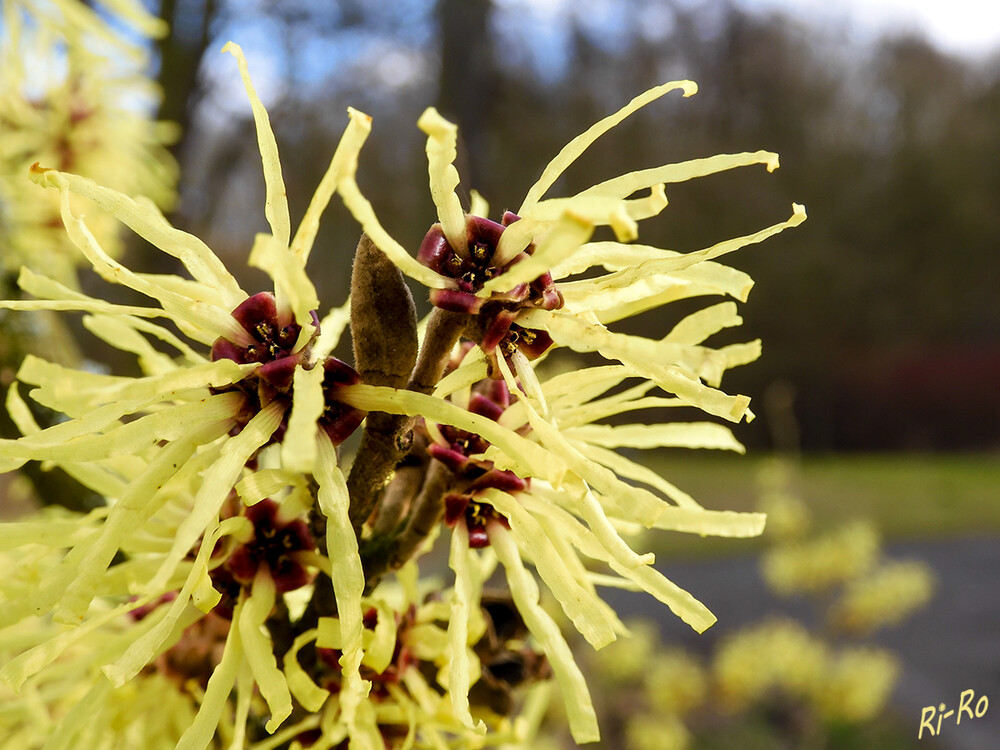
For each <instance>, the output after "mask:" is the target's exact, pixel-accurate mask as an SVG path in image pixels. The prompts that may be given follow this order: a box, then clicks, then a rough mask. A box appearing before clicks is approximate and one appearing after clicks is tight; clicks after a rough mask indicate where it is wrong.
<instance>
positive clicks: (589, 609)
mask: <svg viewBox="0 0 1000 750" xmlns="http://www.w3.org/2000/svg"><path fill="white" fill-rule="evenodd" d="M483 497H484V498H485V499H486V500H487V502H489V503H490V505H492V506H493V507H494V508H496V509H497V510H498V511H500V513H502V514H503V515H504V516H505V517H506V518H507V520H508V521H509V522H510V530H511V533H512V534H513V535H514V538H515V539H516V540H517V543H518V545H517V546H518V548H520V549H521V550H523V551H524V552H527V554H528V556H529V557H530V558H531V560H532V561H533V562H534V563H535V569H536V570H537V571H538V574H539V576H541V578H542V580H543V581H544V582H545V585H546V586H548V587H549V590H550V591H552V593H553V595H554V596H555V597H556V600H557V601H558V602H559V604H560V606H562V608H563V611H564V612H565V613H566V616H567V617H569V619H570V620H572V622H573V625H574V626H575V627H576V629H577V630H578V631H579V632H580V634H581V635H582V636H583V637H584V638H586V639H587V642H588V643H590V645H591V646H593V647H594V648H598V649H599V648H603V647H604V646H606V645H608V644H609V643H611V642H612V641H614V640H615V637H616V636H615V623H614V621H613V620H610V619H609V618H608V617H607V616H606V614H607V612H606V610H604V609H603V608H601V606H600V604H599V603H598V599H597V596H596V595H595V594H594V593H593V592H592V591H587V590H586V589H584V587H583V586H581V585H580V582H579V581H578V580H576V578H575V577H574V576H573V575H572V574H571V573H570V571H569V569H568V568H567V566H566V563H565V562H564V561H563V559H562V557H560V555H559V553H558V551H557V550H556V549H555V548H554V547H553V546H552V545H551V543H550V542H549V540H548V538H547V536H546V534H545V531H544V530H543V529H542V527H541V526H540V525H539V524H538V522H537V521H536V520H535V519H534V518H533V517H532V516H531V514H530V513H528V512H527V511H525V510H524V509H523V508H522V507H521V506H520V505H518V502H517V500H515V499H514V498H513V497H511V496H510V495H508V494H506V493H504V492H499V491H498V490H485V491H484V492H483Z"/></svg>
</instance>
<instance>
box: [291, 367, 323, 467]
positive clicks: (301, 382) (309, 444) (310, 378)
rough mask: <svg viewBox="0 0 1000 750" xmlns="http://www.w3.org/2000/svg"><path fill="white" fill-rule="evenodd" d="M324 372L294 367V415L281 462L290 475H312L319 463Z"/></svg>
mask: <svg viewBox="0 0 1000 750" xmlns="http://www.w3.org/2000/svg"><path fill="white" fill-rule="evenodd" d="M323 374H324V371H323V368H322V367H320V366H319V365H317V366H316V367H313V368H311V369H309V370H307V369H305V368H304V367H302V365H296V366H295V373H294V375H293V376H292V414H291V416H290V417H289V419H288V430H287V431H286V432H285V437H284V438H283V439H282V442H281V462H282V464H283V465H284V467H285V468H286V469H288V470H289V471H293V472H295V471H298V472H302V473H305V474H309V473H312V469H313V463H314V462H315V460H316V430H317V427H316V422H317V420H318V419H319V418H320V416H321V415H322V414H323V408H324V406H325V402H324V400H323Z"/></svg>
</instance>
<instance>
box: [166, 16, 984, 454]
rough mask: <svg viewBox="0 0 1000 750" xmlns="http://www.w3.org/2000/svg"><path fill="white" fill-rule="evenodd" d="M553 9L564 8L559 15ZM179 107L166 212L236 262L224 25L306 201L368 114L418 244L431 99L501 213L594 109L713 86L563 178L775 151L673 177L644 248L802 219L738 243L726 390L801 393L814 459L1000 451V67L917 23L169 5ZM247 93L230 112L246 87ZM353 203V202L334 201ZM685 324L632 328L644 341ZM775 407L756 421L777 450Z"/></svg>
mask: <svg viewBox="0 0 1000 750" xmlns="http://www.w3.org/2000/svg"><path fill="white" fill-rule="evenodd" d="M546 8H548V10H546ZM159 13H160V15H161V17H162V18H164V20H166V21H168V22H169V23H170V28H171V32H170V35H169V36H166V37H164V38H162V39H161V40H159V41H158V42H157V43H156V48H157V51H158V53H159V60H160V64H159V71H158V73H157V76H158V78H159V82H160V84H161V86H162V88H163V92H164V97H163V101H162V105H161V107H160V111H159V114H160V116H161V117H163V118H165V119H170V120H173V121H176V122H179V123H181V124H182V125H183V126H184V135H183V137H182V138H181V139H180V140H179V141H178V142H177V144H176V145H175V153H176V155H177V156H178V158H179V159H180V161H181V162H182V170H181V174H182V181H181V185H180V189H179V192H180V194H181V196H182V201H181V203H180V205H179V208H178V212H177V214H176V215H174V216H173V217H172V218H173V219H174V220H175V221H176V222H178V223H180V224H181V225H182V226H185V227H186V228H188V229H190V230H192V231H194V232H196V233H198V234H200V235H201V236H205V237H207V238H208V240H209V242H210V244H211V245H212V246H213V247H214V248H216V249H217V251H219V252H220V254H222V255H225V254H226V253H227V251H228V252H232V253H237V252H239V253H242V252H244V251H245V248H246V247H248V246H249V244H250V243H251V241H252V237H253V234H254V232H256V231H258V230H260V229H262V227H261V226H257V225H256V224H254V223H253V222H252V221H250V222H248V221H247V220H246V218H245V217H246V216H250V215H255V214H254V213H252V212H250V211H248V210H247V209H246V206H248V205H258V204H259V201H260V200H261V197H260V196H261V195H262V191H263V184H262V181H261V178H260V176H259V169H258V167H257V165H256V163H255V162H256V159H257V156H256V154H255V152H254V141H253V138H251V137H242V136H246V135H248V134H249V133H250V128H251V124H250V119H249V117H250V114H249V110H246V111H244V108H243V107H242V106H241V101H242V100H241V99H240V97H238V96H229V95H228V92H229V91H230V90H231V89H232V88H233V86H234V85H235V80H234V78H233V76H234V75H235V74H234V73H232V71H229V69H228V68H227V67H226V66H216V65H213V64H211V59H209V61H208V62H207V63H206V56H207V57H208V58H214V56H215V54H216V53H217V50H218V49H219V48H220V47H221V45H222V44H223V42H224V41H225V40H226V39H228V38H234V39H239V40H240V41H241V43H243V44H244V45H245V46H246V47H247V49H248V50H249V51H250V54H251V55H252V57H253V60H252V62H253V64H254V67H255V71H259V72H258V73H257V75H258V77H259V79H260V88H261V93H262V96H263V97H264V99H265V103H266V104H267V105H268V106H269V108H270V111H271V113H272V119H273V121H274V124H275V129H276V131H277V134H278V139H279V143H280V144H281V148H282V157H283V161H284V164H285V169H286V171H287V173H289V174H294V179H291V180H289V184H290V186H289V199H290V203H291V206H292V212H293V214H295V213H298V214H299V215H301V213H302V212H303V211H304V210H305V205H306V200H307V197H308V195H309V194H310V192H311V190H312V188H313V186H314V185H315V184H316V182H317V181H318V180H319V178H320V173H321V170H322V168H323V165H324V164H325V161H326V158H327V155H328V154H329V153H331V151H332V149H333V147H334V145H335V142H336V138H337V136H338V135H339V133H340V132H341V130H342V128H343V127H344V123H345V118H346V115H345V107H346V106H347V105H348V104H351V105H353V106H356V107H358V108H361V109H363V110H364V111H367V112H369V113H370V114H372V115H373V116H374V118H375V130H374V133H373V135H372V138H371V141H370V144H369V146H368V147H367V149H366V152H365V153H364V154H363V156H362V158H363V160H364V162H365V163H364V164H363V169H362V170H361V174H362V176H363V178H364V184H363V188H364V189H365V190H366V191H367V194H368V195H370V196H371V197H372V200H373V203H375V205H376V209H377V210H378V211H379V213H380V215H383V216H390V217H391V220H390V221H389V222H388V223H389V229H390V230H391V231H392V232H394V233H395V234H396V235H397V236H398V237H399V238H400V239H401V240H402V241H404V243H406V244H408V245H409V246H411V247H415V246H416V243H417V242H419V239H420V237H421V236H422V234H423V232H424V231H425V230H426V225H427V223H428V217H431V216H433V213H432V211H431V207H430V204H429V202H428V198H427V197H426V195H427V191H426V189H425V188H424V187H423V183H424V182H425V179H426V177H425V168H424V166H423V148H422V142H421V138H420V134H419V131H417V129H416V127H415V126H414V122H415V120H416V117H417V115H418V114H419V112H420V111H421V108H422V107H423V106H424V105H425V104H426V103H428V102H433V103H435V104H436V105H437V106H438V107H439V109H440V110H441V111H442V112H443V113H444V114H445V115H446V116H449V117H451V118H453V119H455V120H457V121H458V123H459V125H460V133H461V134H462V137H463V139H464V142H463V144H462V146H461V154H460V162H461V163H460V165H459V166H460V167H461V170H460V171H461V173H462V174H463V175H467V176H471V181H470V184H464V185H463V188H464V189H465V190H468V189H469V188H475V189H477V190H479V191H480V192H482V193H484V194H485V195H486V197H487V198H488V199H490V200H491V201H492V205H493V207H494V210H495V211H496V210H502V209H503V208H508V207H510V208H514V207H515V206H514V205H513V201H514V200H515V198H516V196H519V195H523V192H524V189H525V187H526V185H527V183H528V182H529V181H530V180H532V179H533V177H534V170H533V169H532V168H531V167H530V166H529V168H527V169H526V168H525V165H537V167H535V170H540V169H541V167H542V165H544V164H545V162H546V161H547V160H548V158H550V157H551V155H552V154H554V153H555V151H556V150H557V149H558V147H559V144H561V143H563V142H565V140H566V139H567V138H568V137H571V136H572V135H573V134H574V133H575V130H574V128H575V127H576V124H577V123H580V122H588V121H592V120H594V119H596V118H597V117H599V116H601V115H603V114H605V113H607V112H609V111H611V110H613V109H614V108H615V107H617V106H619V105H620V104H621V103H622V102H623V101H625V100H627V99H628V98H629V97H630V96H631V95H633V94H634V93H635V92H637V91H640V90H642V89H644V88H646V87H648V86H650V85H653V84H655V83H658V82H661V81H663V80H667V79H670V78H679V77H689V78H692V79H694V80H696V81H698V83H699V85H700V87H701V91H700V93H699V94H698V95H697V96H696V97H694V98H692V99H691V100H687V101H684V102H679V101H673V100H671V101H669V102H667V103H664V104H661V105H658V106H657V107H654V108H652V109H651V110H650V111H648V112H643V113H641V114H640V115H638V116H636V117H635V118H633V120H632V121H630V122H629V123H626V124H625V126H623V127H622V128H621V129H620V130H621V132H618V133H616V134H615V135H614V136H612V137H609V138H608V139H607V142H606V143H602V146H601V148H600V149H598V150H597V151H596V153H595V154H593V155H590V156H589V157H588V158H585V159H582V160H581V161H580V163H579V164H577V165H576V166H575V167H574V169H573V170H572V171H571V174H570V175H567V177H566V181H567V185H566V187H567V189H572V188H574V187H576V186H583V185H587V184H591V183H592V182H594V181H595V179H597V178H598V177H599V176H600V175H606V174H608V173H610V170H609V166H610V165H611V164H612V163H621V164H622V165H623V166H624V167H627V168H641V167H643V166H647V165H648V164H649V163H652V161H660V160H662V159H663V158H671V159H684V158H694V157H697V156H702V155H708V154H711V153H717V152H725V151H741V150H752V149H757V148H766V149H771V150H774V151H777V152H779V153H780V154H781V157H782V164H783V167H782V168H781V169H780V170H779V171H778V172H777V173H776V175H775V178H773V179H772V180H770V181H769V182H768V189H767V190H766V191H761V190H759V189H756V188H751V187H750V185H751V183H750V182H749V181H750V180H755V179H758V176H757V175H751V174H727V175H721V176H716V177H713V178H709V179H706V180H699V181H698V182H696V183H693V184H691V185H690V186H675V187H674V188H673V189H671V190H669V191H668V197H669V198H670V199H671V202H672V204H673V205H672V207H671V208H669V209H668V210H667V212H666V213H665V214H664V217H663V218H662V219H661V220H660V221H659V223H658V224H655V225H654V226H653V228H652V230H646V233H645V234H644V237H643V238H642V239H643V241H646V242H649V243H651V244H659V243H663V244H664V245H665V246H667V247H671V248H674V249H677V250H682V251H687V250H694V249H698V248H700V247H702V246H704V245H706V244H710V243H712V242H714V241H716V240H718V239H720V238H723V237H727V236H732V235H733V234H736V233H745V232H748V231H750V230H751V229H754V228H757V227H758V225H759V224H760V223H761V222H762V221H767V220H772V219H773V220H777V219H778V218H781V217H783V216H784V214H785V213H786V212H787V206H788V204H789V203H790V202H791V201H792V200H793V199H794V200H799V201H801V202H803V203H805V204H806V205H807V206H808V207H809V210H810V220H809V222H808V223H807V224H806V225H805V226H804V227H803V229H802V230H800V231H798V232H795V233H794V234H790V235H788V236H783V237H781V238H778V239H777V241H775V242H773V243H770V244H769V246H768V247H766V248H761V249H760V250H759V251H752V252H748V253H745V254H744V255H743V256H742V257H741V258H740V259H739V260H738V264H740V265H741V267H742V268H743V269H744V270H747V271H748V272H750V273H751V274H752V275H753V276H754V278H755V279H757V282H758V284H759V285H760V286H761V287H762V291H758V292H757V293H755V294H752V295H751V298H750V301H749V303H748V304H747V305H746V306H745V307H744V311H743V314H744V316H745V318H746V320H747V328H746V329H745V330H749V331H751V332H753V334H754V335H759V336H760V337H761V338H762V339H763V340H764V342H765V356H764V358H763V359H762V360H761V362H759V363H757V364H755V365H754V366H753V367H750V368H744V371H742V372H740V371H737V372H736V373H735V374H734V376H733V377H732V379H731V380H730V382H729V386H728V387H729V389H730V390H733V391H739V392H743V393H748V394H751V395H755V394H756V395H760V394H761V393H762V392H763V391H764V389H765V388H766V387H767V386H768V385H769V384H770V383H773V382H776V381H781V382H783V383H785V384H786V385H788V386H790V387H791V388H792V389H793V390H794V392H795V394H796V398H795V403H796V408H797V411H798V413H797V415H796V416H797V419H798V422H799V423H800V424H801V426H802V436H801V437H802V445H803V447H804V448H805V449H807V450H862V449H863V450H871V449H913V448H917V449H969V448H973V449H984V448H994V447H997V440H998V438H997V433H996V430H995V428H994V427H993V426H994V425H995V424H996V423H997V421H998V419H1000V389H998V388H997V387H996V384H997V382H1000V306H998V305H997V303H996V296H997V292H996V290H997V289H1000V264H998V263H997V262H996V261H995V256H994V251H995V248H996V247H997V246H998V245H1000V213H998V212H997V211H996V210H994V208H993V207H994V206H995V205H996V204H997V202H998V200H1000V173H998V172H997V170H996V169H995V168H994V166H993V165H995V164H996V163H998V161H1000V129H997V128H996V127H995V123H996V122H998V121H1000V64H998V58H996V57H994V58H990V59H971V58H970V59H966V58H960V57H955V56H951V55H949V54H946V53H945V52H942V51H941V50H939V49H937V48H935V47H934V46H933V45H932V44H931V43H930V42H928V41H927V40H925V39H922V38H919V37H917V36H912V35H911V36H895V37H882V38H878V39H873V40H867V41H865V40H859V39H858V38H857V37H856V36H854V35H852V34H850V33H848V29H847V27H846V24H845V26H843V27H837V26H831V27H825V28H820V27H815V26H810V25H807V24H805V23H804V22H802V21H801V20H796V19H793V18H790V17H785V16H782V15H779V14H776V13H769V14H761V13H757V14H754V13H750V12H748V11H747V10H745V9H743V8H742V7H740V6H737V5H735V4H733V3H730V2H724V1H722V0H719V1H715V0H710V1H709V2H702V3H696V4H691V3H681V2H675V1H673V0H636V2H630V3H612V2H607V1H606V0H590V1H589V2H578V3H573V4H558V3H557V4H553V5H550V4H540V3H531V2H527V0H475V1H474V2H459V1H458V0H436V2H435V1H433V0H401V1H400V2H396V3H393V4H391V5H387V4H381V3H363V2H360V0H340V2H336V3H327V2H322V3H320V2H310V1H309V0H291V1H287V0H285V1H282V2H278V1H277V0H255V1H254V2H249V3H248V2H240V3H235V2H231V0H163V2H162V3H161V4H160V6H159ZM234 102H235V103H234ZM332 210H337V209H332ZM341 219H342V220H339V221H338V220H334V221H331V222H327V223H325V224H324V228H323V230H321V231H322V234H321V238H320V241H319V243H318V247H320V248H322V249H323V252H322V253H318V254H317V258H316V261H317V263H318V262H320V259H321V258H322V262H323V263H325V264H326V265H324V266H323V267H322V268H321V269H320V271H319V272H318V274H317V275H318V276H319V284H320V286H321V295H326V294H334V295H335V296H336V295H339V294H342V293H343V291H344V290H345V289H346V285H347V275H348V274H347V268H348V267H349V261H348V258H349V253H350V252H351V250H352V248H353V247H354V245H355V242H356V238H355V237H354V235H355V234H356V232H357V230H356V228H355V227H354V225H353V224H352V223H351V222H350V221H349V220H347V219H346V217H343V216H341ZM668 323H669V322H665V321H663V320H656V319H652V316H650V319H648V320H645V321H643V320H641V319H640V321H639V323H638V325H645V326H646V327H647V331H646V333H647V335H648V334H649V333H650V332H651V331H652V330H653V329H656V330H662V329H663V327H664V325H666V324H668ZM763 421H764V420H760V421H759V423H758V424H755V425H751V426H750V427H747V428H746V429H745V430H744V431H743V432H742V433H741V438H743V439H745V440H746V441H747V442H748V443H749V444H751V446H753V445H754V444H756V445H757V446H758V447H759V446H760V445H765V444H766V443H767V440H766V435H767V431H766V425H765V424H763Z"/></svg>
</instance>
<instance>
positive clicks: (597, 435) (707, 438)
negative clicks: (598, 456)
mask: <svg viewBox="0 0 1000 750" xmlns="http://www.w3.org/2000/svg"><path fill="white" fill-rule="evenodd" d="M565 433H566V436H567V437H569V438H574V439H577V440H584V441H586V442H588V443H590V444H592V445H600V446H603V447H605V448H709V449H714V450H729V451H735V452H737V453H745V452H746V449H745V448H744V447H743V445H742V444H741V443H740V442H739V441H738V440H737V439H736V437H735V436H734V435H733V433H732V430H730V429H729V428H728V427H726V426H724V425H721V424H715V423H713V422H668V423H666V424H624V425H609V424H589V425H583V426H581V427H573V428H571V429H567V430H566V431H565Z"/></svg>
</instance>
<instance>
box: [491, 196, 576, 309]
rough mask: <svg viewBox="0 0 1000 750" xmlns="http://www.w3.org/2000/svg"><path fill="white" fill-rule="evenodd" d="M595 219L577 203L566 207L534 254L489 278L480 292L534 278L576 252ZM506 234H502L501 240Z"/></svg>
mask: <svg viewBox="0 0 1000 750" xmlns="http://www.w3.org/2000/svg"><path fill="white" fill-rule="evenodd" d="M519 223H520V222H515V223H514V224H513V225H512V226H517V224H519ZM594 223H595V222H593V221H591V220H589V218H587V217H584V216H581V215H580V214H579V213H577V212H576V209H575V207H569V208H567V209H566V211H565V212H564V213H563V214H562V215H561V216H560V217H559V218H558V220H557V221H556V223H555V226H554V227H552V229H551V230H550V231H549V232H548V234H547V235H546V236H545V238H544V239H543V240H542V241H541V242H539V243H538V246H537V247H536V249H535V252H534V254H533V255H532V256H531V257H529V258H527V259H526V260H523V261H521V262H520V263H514V264H512V265H510V266H509V267H508V270H507V271H505V272H504V273H502V274H500V275H499V276H497V277H495V278H492V279H490V280H489V281H487V282H486V283H485V284H484V285H483V289H482V291H481V292H480V296H488V295H489V294H490V293H492V292H494V291H505V290H508V289H513V288H514V287H515V286H516V285H517V284H522V283H525V282H530V281H533V280H535V279H536V278H538V277H539V276H541V275H542V274H544V273H546V272H547V271H548V270H549V267H550V266H552V265H554V264H556V263H558V262H559V261H561V260H563V259H564V258H566V257H568V256H569V255H571V254H572V253H574V252H575V251H576V250H577V248H579V247H580V246H581V245H582V244H583V243H585V242H586V241H587V240H589V239H590V235H591V234H592V233H593V231H594ZM508 231H510V230H509V229H508V230H505V231H504V235H505V234H506V233H507V232H508ZM504 235H501V240H502V239H503V236H504Z"/></svg>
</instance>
